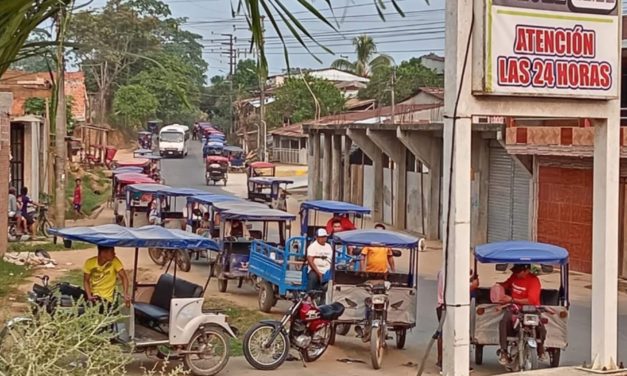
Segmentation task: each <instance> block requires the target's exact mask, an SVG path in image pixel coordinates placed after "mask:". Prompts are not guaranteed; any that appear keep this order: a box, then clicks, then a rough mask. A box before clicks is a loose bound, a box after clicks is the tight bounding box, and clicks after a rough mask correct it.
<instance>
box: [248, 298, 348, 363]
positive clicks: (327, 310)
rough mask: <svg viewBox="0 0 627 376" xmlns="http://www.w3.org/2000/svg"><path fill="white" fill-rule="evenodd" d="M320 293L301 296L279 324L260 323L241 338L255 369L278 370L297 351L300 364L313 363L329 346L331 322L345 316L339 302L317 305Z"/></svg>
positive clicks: (249, 360) (273, 321)
mask: <svg viewBox="0 0 627 376" xmlns="http://www.w3.org/2000/svg"><path fill="white" fill-rule="evenodd" d="M320 294H322V292H321V291H312V292H309V293H301V294H300V296H299V297H298V298H297V299H294V300H293V302H294V304H293V305H292V307H291V308H290V309H289V310H288V311H287V312H286V313H285V315H284V316H283V318H282V319H281V321H275V320H267V321H265V320H264V321H260V322H258V323H257V324H255V325H253V326H252V327H251V328H250V329H248V331H247V332H246V335H245V336H244V357H246V361H247V362H248V363H249V364H250V365H251V366H253V367H255V368H256V369H258V370H263V371H270V370H273V369H276V368H278V367H279V366H280V365H281V364H283V362H285V360H286V359H287V357H288V355H289V351H290V348H294V349H295V350H297V351H298V353H299V355H300V358H301V360H302V361H303V362H313V361H314V360H317V359H318V358H320V357H321V356H322V354H324V352H325V351H326V349H327V347H329V339H330V338H331V334H332V333H331V332H332V325H331V323H332V321H333V320H337V319H338V318H339V317H340V316H341V315H342V313H344V306H343V305H342V304H341V303H333V304H329V305H321V306H318V305H316V302H315V297H316V296H317V295H320Z"/></svg>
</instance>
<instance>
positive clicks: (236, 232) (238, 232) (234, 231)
mask: <svg viewBox="0 0 627 376" xmlns="http://www.w3.org/2000/svg"><path fill="white" fill-rule="evenodd" d="M229 235H230V236H232V237H234V238H241V237H243V236H244V224H242V221H238V220H235V221H232V222H231V232H230V233H229Z"/></svg>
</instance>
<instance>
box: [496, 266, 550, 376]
mask: <svg viewBox="0 0 627 376" xmlns="http://www.w3.org/2000/svg"><path fill="white" fill-rule="evenodd" d="M511 271H512V275H511V276H510V277H509V278H508V279H507V280H506V281H505V282H501V283H500V285H501V286H503V288H505V291H508V292H510V295H505V296H503V297H502V298H501V301H500V302H499V303H501V304H515V305H518V306H522V305H533V306H539V305H540V293H541V291H542V285H541V283H540V279H539V278H538V277H537V276H536V275H534V274H533V273H531V265H529V264H516V265H514V266H513V267H512V268H511ZM536 330H537V332H536V333H537V335H536V337H537V338H538V339H540V341H538V357H539V358H540V359H544V357H545V352H544V340H545V339H546V328H545V327H544V324H543V323H542V321H540V324H539V325H538V327H537V328H536ZM515 334H516V333H515V330H514V327H513V321H512V308H511V306H508V307H507V309H506V310H505V313H504V314H503V318H502V319H501V322H500V324H499V345H500V347H501V349H500V350H499V363H501V364H508V363H509V362H510V358H509V354H508V353H507V337H508V336H513V335H515Z"/></svg>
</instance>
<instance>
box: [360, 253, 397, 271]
mask: <svg viewBox="0 0 627 376" xmlns="http://www.w3.org/2000/svg"><path fill="white" fill-rule="evenodd" d="M361 256H362V260H361V271H362V272H363V271H365V272H367V273H387V272H388V271H390V272H392V273H394V271H395V269H396V268H395V266H394V255H393V254H392V249H390V248H387V247H364V249H362V250H361ZM388 264H389V268H388Z"/></svg>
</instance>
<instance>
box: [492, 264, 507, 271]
mask: <svg viewBox="0 0 627 376" xmlns="http://www.w3.org/2000/svg"><path fill="white" fill-rule="evenodd" d="M508 266H509V264H496V265H495V266H494V269H496V271H497V272H506V271H507V267H508Z"/></svg>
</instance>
